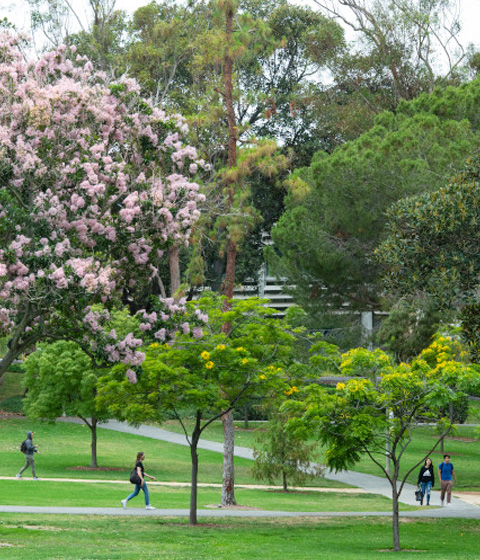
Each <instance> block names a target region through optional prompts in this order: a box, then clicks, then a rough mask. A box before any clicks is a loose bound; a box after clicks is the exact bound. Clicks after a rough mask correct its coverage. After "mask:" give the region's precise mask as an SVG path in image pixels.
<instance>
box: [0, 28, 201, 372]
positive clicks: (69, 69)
mask: <svg viewBox="0 0 480 560" xmlns="http://www.w3.org/2000/svg"><path fill="white" fill-rule="evenodd" d="M72 55H73V50H71V51H68V49H67V48H66V47H61V48H59V49H58V50H57V51H55V52H52V53H47V54H45V55H43V56H42V57H41V58H40V60H38V61H35V62H25V61H24V59H23V56H22V54H21V52H20V51H19V49H18V48H17V46H16V41H15V38H13V37H12V35H10V34H8V33H6V32H4V33H1V34H0V164H1V166H2V169H3V170H4V174H5V175H6V176H8V180H6V181H4V182H3V183H2V185H0V201H1V204H0V235H1V236H2V243H1V247H2V249H1V250H0V330H3V331H4V332H9V331H10V330H11V328H12V325H13V324H14V323H15V322H17V323H18V322H19V320H18V319H19V318H20V316H24V315H22V313H24V309H25V306H26V302H28V307H29V309H32V308H33V309H34V310H35V309H38V313H36V312H35V311H32V312H31V315H32V317H38V316H41V317H42V324H43V325H45V324H49V321H54V322H55V325H58V324H60V323H61V322H60V321H59V320H58V314H59V313H62V312H63V313H64V312H65V309H67V308H68V306H67V304H68V305H71V302H75V301H79V300H82V301H84V300H87V301H89V302H91V303H95V302H107V301H108V300H109V299H110V298H112V297H113V296H114V295H115V294H116V293H120V292H121V291H122V290H124V289H125V288H127V287H128V286H133V285H136V284H137V283H138V281H139V280H140V279H144V280H146V281H148V279H150V278H152V277H153V276H155V275H160V276H161V271H160V270H158V261H159V259H158V256H159V255H162V254H163V253H164V252H165V251H166V250H167V249H168V248H169V247H171V246H172V245H177V246H178V245H187V244H188V242H189V237H190V233H191V228H192V226H193V225H194V223H195V222H196V221H197V220H198V218H199V216H200V212H199V210H198V205H199V202H200V201H202V200H203V198H204V197H203V195H202V194H200V192H199V186H198V184H197V183H195V182H194V181H193V180H192V175H193V174H195V173H196V171H197V169H198V167H202V166H204V162H203V161H202V160H199V159H198V157H197V153H196V150H195V149H194V148H193V147H191V146H188V145H185V143H184V138H185V134H186V132H187V127H186V124H185V122H184V120H183V118H182V117H181V116H180V115H167V114H166V113H165V112H164V111H162V110H161V109H159V108H158V107H153V106H152V105H151V104H150V103H149V102H148V101H147V100H145V99H143V98H142V97H141V95H140V88H139V87H138V84H137V83H136V82H135V81H134V80H131V79H129V78H126V77H124V78H122V79H121V80H119V81H118V82H115V83H109V82H108V81H107V79H106V77H105V75H104V74H102V73H98V72H94V70H93V67H92V65H91V63H90V62H89V61H88V60H86V59H85V58H82V57H77V59H76V60H72V58H74V57H73V56H72ZM175 305H177V306H179V309H178V310H174V309H173V307H175ZM166 306H167V309H170V307H169V306H170V304H169V303H167V304H166ZM171 307H172V309H170V311H168V312H164V316H163V319H164V321H163V322H164V323H165V326H161V325H160V324H159V321H158V319H159V317H155V320H153V319H152V320H149V319H148V318H147V319H145V321H144V323H143V325H142V328H143V329H144V331H147V330H149V328H150V329H151V328H153V326H152V325H153V324H155V325H156V327H155V329H156V330H155V337H156V338H157V339H159V340H162V339H166V338H167V337H168V336H169V333H170V331H171V328H172V324H171V322H172V317H173V316H174V315H175V313H176V312H177V311H180V309H181V308H183V304H182V303H178V302H177V303H175V302H173V303H171ZM47 310H49V311H47ZM61 310H63V311H61ZM77 312H78V310H77ZM91 313H92V312H91V310H88V311H85V315H84V320H83V325H84V326H85V328H86V329H87V330H88V331H89V332H91V333H94V334H95V333H97V334H98V332H100V331H101V329H100V327H99V329H100V330H97V331H96V327H95V325H96V321H95V317H94V316H92V315H91ZM160 319H162V317H160ZM32 321H33V319H31V321H30V322H32ZM160 322H161V321H160ZM97 323H98V322H97ZM149 325H150V327H149ZM27 326H29V327H30V328H34V327H32V325H31V324H28V321H27ZM185 328H186V327H185ZM162 329H164V331H163V330H162ZM108 338H109V337H106V339H108ZM110 338H111V337H110ZM112 340H113V339H112ZM112 340H110V342H109V343H108V344H107V345H106V346H105V352H106V354H107V355H108V357H109V359H110V360H111V361H120V362H123V363H129V364H132V365H138V364H139V363H140V362H141V360H142V359H143V358H142V356H143V355H142V353H141V352H138V350H136V348H137V347H138V346H139V344H141V341H140V343H139V340H138V339H134V338H128V337H127V338H125V339H124V340H123V341H115V342H113V341H112Z"/></svg>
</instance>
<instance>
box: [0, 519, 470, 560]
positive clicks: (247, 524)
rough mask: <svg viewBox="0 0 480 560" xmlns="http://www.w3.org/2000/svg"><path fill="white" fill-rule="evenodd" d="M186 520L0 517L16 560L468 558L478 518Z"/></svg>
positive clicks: (2, 536)
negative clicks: (397, 549)
mask: <svg viewBox="0 0 480 560" xmlns="http://www.w3.org/2000/svg"><path fill="white" fill-rule="evenodd" d="M200 521H201V523H200V524H199V525H197V526H196V527H190V526H188V525H186V524H185V520H184V519H176V518H175V519H162V518H152V517H150V518H124V517H120V518H110V517H93V516H91V517H89V516H68V517H67V516H60V515H57V516H53V515H50V516H35V517H34V518H32V516H31V515H28V516H27V515H13V514H2V515H0V543H2V544H3V545H10V546H8V547H7V546H3V547H2V548H1V552H0V554H1V556H2V559H5V560H19V559H23V558H35V560H53V559H61V560H138V559H139V558H140V559H142V560H157V559H162V560H212V559H215V560H245V559H247V558H248V559H249V560H278V559H281V560H304V559H309V560H317V559H319V560H320V559H322V560H324V559H327V558H328V560H377V559H384V558H390V557H392V558H393V557H395V558H399V557H400V558H402V559H405V560H412V559H418V558H428V560H447V559H448V560H473V559H475V558H478V541H479V537H480V522H479V521H470V520H458V519H448V520H414V521H413V522H412V521H410V520H408V521H405V522H401V529H400V531H401V544H402V547H403V548H404V549H405V550H404V551H402V552H401V553H393V552H391V551H390V549H391V547H392V538H391V521H390V520H389V519H386V518H378V519H368V518H360V519H350V518H346V519H335V518H331V519H328V518H327V519H307V518H303V519H282V520H277V519H275V520H273V519H235V520H232V519H214V518H206V519H203V518H202V519H200Z"/></svg>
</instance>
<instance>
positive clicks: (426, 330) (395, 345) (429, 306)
mask: <svg viewBox="0 0 480 560" xmlns="http://www.w3.org/2000/svg"><path fill="white" fill-rule="evenodd" d="M441 321H443V322H447V317H446V313H445V311H440V310H439V309H438V308H437V306H436V305H435V302H434V301H432V300H431V299H428V298H426V299H424V300H419V299H417V300H413V301H412V300H407V299H402V300H400V301H399V302H398V303H397V304H396V305H394V306H393V308H392V309H391V310H390V313H389V315H388V317H386V318H385V319H384V320H383V321H382V323H381V325H380V328H379V329H378V332H377V334H376V342H377V343H378V344H380V345H381V346H384V347H385V348H386V349H387V350H388V351H390V352H392V353H393V354H394V355H395V357H396V358H397V360H398V361H400V362H406V361H409V360H411V359H412V358H414V357H415V356H417V355H418V354H420V352H421V351H422V350H423V348H426V347H427V346H428V345H429V344H430V342H431V340H432V336H433V335H434V334H435V332H436V331H437V329H438V325H439V323H440V322H441Z"/></svg>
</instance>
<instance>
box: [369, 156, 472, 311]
mask: <svg viewBox="0 0 480 560" xmlns="http://www.w3.org/2000/svg"><path fill="white" fill-rule="evenodd" d="M388 220H389V221H388V226H387V237H386V240H385V241H384V242H383V243H382V244H381V246H380V247H379V249H378V253H377V254H378V257H379V260H380V262H381V263H382V265H383V266H384V270H385V280H386V284H387V287H388V289H389V290H390V291H392V292H395V293H397V294H402V295H403V294H413V293H416V292H423V293H427V294H430V295H432V296H434V298H435V299H436V300H437V302H438V304H439V305H441V306H444V307H458V306H459V305H461V304H462V303H465V301H466V300H468V298H470V297H472V296H475V292H476V290H477V287H478V278H479V274H480V259H479V258H478V253H479V247H480V243H479V241H480V157H479V156H478V155H475V156H473V157H472V158H471V159H468V160H467V164H466V167H465V169H464V171H462V172H461V173H460V174H458V175H456V176H454V177H453V178H452V179H451V181H450V182H449V183H448V184H447V185H446V186H445V187H441V188H439V189H438V190H436V191H434V192H431V193H427V194H423V195H419V196H417V197H411V198H407V199H404V200H402V201H400V202H398V203H397V204H396V205H395V206H393V207H392V208H391V209H390V210H389V212H388Z"/></svg>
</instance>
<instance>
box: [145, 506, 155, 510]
mask: <svg viewBox="0 0 480 560" xmlns="http://www.w3.org/2000/svg"><path fill="white" fill-rule="evenodd" d="M145 509H155V508H154V507H153V506H147V507H146V508H145Z"/></svg>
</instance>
